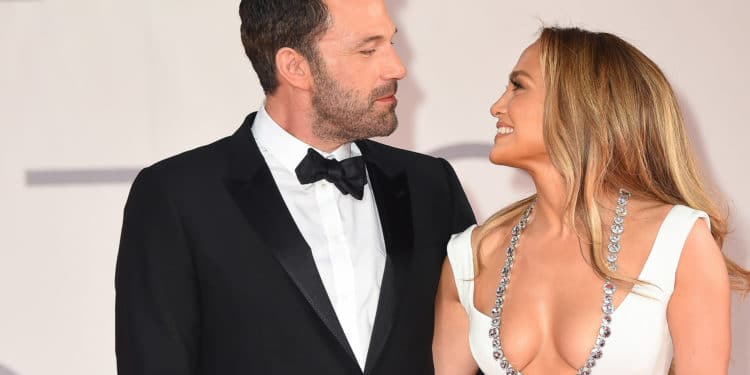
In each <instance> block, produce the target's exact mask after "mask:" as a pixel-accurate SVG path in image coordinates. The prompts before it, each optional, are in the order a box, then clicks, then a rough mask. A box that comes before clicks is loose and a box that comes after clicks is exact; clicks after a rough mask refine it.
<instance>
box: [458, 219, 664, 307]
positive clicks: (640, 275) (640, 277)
mask: <svg viewBox="0 0 750 375" xmlns="http://www.w3.org/2000/svg"><path fill="white" fill-rule="evenodd" d="M675 207H677V205H673V206H672V208H670V209H669V211H668V212H667V215H666V216H664V219H662V221H661V224H659V229H658V231H657V232H656V237H654V242H653V243H652V244H651V249H649V251H648V256H647V257H646V261H645V262H644V263H643V266H642V267H641V271H640V272H639V273H638V277H637V280H643V274H644V271H645V270H646V267H648V265H649V262H650V261H651V260H652V258H654V257H655V255H654V247H655V246H656V244H657V243H659V238H660V237H662V236H664V234H663V231H662V228H663V227H664V225H665V223H667V222H668V220H667V219H669V217H670V216H671V215H672V214H673V212H674V210H675ZM475 228H476V225H475V226H474V228H472V235H473V231H474V229H475ZM469 246H470V247H471V245H469ZM471 251H472V253H474V248H473V247H471ZM473 269H474V262H473V260H472V270H473ZM637 286H638V285H634V286H633V288H631V289H630V290H629V291H628V294H627V295H626V296H625V298H623V300H622V301H620V304H619V305H617V307H615V310H614V311H613V312H612V314H611V315H612V318H614V317H615V316H617V312H618V311H620V310H621V309H622V308H623V307H625V306H627V305H626V303H627V302H628V301H629V300H631V299H632V298H631V296H632V295H633V289H635V288H636V287H637ZM470 305H471V309H472V310H473V311H474V312H475V313H477V314H479V315H480V316H481V317H482V318H483V320H486V321H491V320H492V318H491V317H490V316H489V315H487V314H485V313H484V312H482V311H481V310H479V309H478V308H477V307H476V305H475V302H474V284H473V283H472V285H471V304H470Z"/></svg>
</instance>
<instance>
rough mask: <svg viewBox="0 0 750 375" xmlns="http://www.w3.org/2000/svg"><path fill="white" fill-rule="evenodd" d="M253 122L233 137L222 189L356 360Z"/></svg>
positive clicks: (249, 119)
mask: <svg viewBox="0 0 750 375" xmlns="http://www.w3.org/2000/svg"><path fill="white" fill-rule="evenodd" d="M254 119H255V116H254V114H251V115H250V116H248V117H247V119H246V120H245V123H244V124H243V125H242V127H241V128H240V129H239V130H238V131H237V132H236V133H235V134H234V135H233V136H232V139H231V141H232V142H233V144H232V153H233V155H232V156H231V163H232V165H231V167H230V168H231V170H230V177H229V178H228V179H227V182H226V184H227V188H228V190H229V192H230V193H231V195H232V197H233V198H234V200H235V201H236V203H237V205H238V206H239V207H240V209H241V210H242V213H243V214H244V215H245V218H246V219H247V221H248V222H249V223H250V226H251V227H252V228H253V229H254V231H255V233H257V234H258V235H259V236H260V237H261V239H262V240H263V242H264V243H265V244H266V245H267V246H268V247H269V248H270V249H271V251H272V252H273V254H274V256H275V257H276V258H277V259H278V261H279V263H281V265H282V266H283V268H284V269H285V270H286V272H287V273H288V274H289V277H290V278H291V279H292V280H293V281H294V283H295V285H296V286H297V288H299V290H300V292H302V294H303V295H304V297H305V298H306V299H307V301H308V302H309V303H310V305H311V306H312V308H313V309H314V310H315V312H316V313H317V314H318V316H319V317H320V319H321V320H322V321H323V323H325V325H326V327H328V329H329V330H330V331H331V333H332V334H333V335H334V336H335V337H336V339H337V340H338V341H339V343H340V344H341V346H343V348H344V349H345V350H346V352H347V353H348V354H349V356H350V357H351V358H352V360H355V361H356V359H355V357H354V353H353V351H352V349H351V347H350V346H349V343H348V341H347V340H346V336H345V335H344V331H343V329H342V328H341V325H340V324H339V321H338V318H337V317H336V313H335V311H334V310H333V306H332V305H331V302H330V299H329V298H328V294H327V293H326V291H325V287H324V286H323V282H322V280H321V279H320V275H319V274H318V271H317V267H316V265H315V261H314V259H313V257H312V253H311V251H310V247H309V245H308V244H307V242H306V241H305V239H304V237H303V236H302V234H301V233H300V231H299V229H298V228H297V225H296V224H295V223H294V219H293V218H292V216H291V214H290V213H289V210H288V209H287V208H286V205H285V203H284V200H283V199H282V197H281V193H280V192H279V189H278V187H277V186H276V183H275V181H274V180H273V176H272V175H271V171H270V169H268V166H267V165H266V163H265V160H264V159H263V156H262V155H261V153H260V150H259V149H258V146H257V144H256V143H255V139H254V138H253V136H252V133H251V131H250V128H251V127H252V123H253V120H254ZM261 323H262V322H261ZM290 345H293V343H290Z"/></svg>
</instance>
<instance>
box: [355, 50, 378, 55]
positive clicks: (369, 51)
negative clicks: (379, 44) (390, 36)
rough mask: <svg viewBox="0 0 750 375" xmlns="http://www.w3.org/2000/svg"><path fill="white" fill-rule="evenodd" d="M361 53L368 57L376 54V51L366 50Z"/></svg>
mask: <svg viewBox="0 0 750 375" xmlns="http://www.w3.org/2000/svg"><path fill="white" fill-rule="evenodd" d="M359 53H361V54H363V55H368V56H369V55H372V54H373V53H375V50H374V49H365V50H362V51H359Z"/></svg>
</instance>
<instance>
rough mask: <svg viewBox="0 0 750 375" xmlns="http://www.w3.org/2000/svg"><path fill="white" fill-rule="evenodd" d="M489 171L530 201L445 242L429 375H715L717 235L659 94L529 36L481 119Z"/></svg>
mask: <svg viewBox="0 0 750 375" xmlns="http://www.w3.org/2000/svg"><path fill="white" fill-rule="evenodd" d="M490 111H491V114H492V116H494V117H496V118H497V135H496V137H495V140H494V146H493V148H492V151H491V153H490V160H491V161H492V162H493V163H495V164H499V165H506V166H511V167H515V168H519V169H522V170H524V171H525V172H527V173H528V174H529V175H530V176H531V177H532V179H533V181H534V185H535V187H536V192H537V193H536V194H535V195H534V196H532V197H529V198H527V199H523V200H521V201H519V202H517V203H515V204H513V205H511V206H509V207H507V208H505V209H503V210H501V211H500V212H498V213H497V214H495V215H494V216H492V217H491V218H490V219H488V220H487V221H486V222H485V223H484V224H482V225H481V226H478V227H474V226H472V227H470V228H468V229H467V230H466V231H465V232H463V233H460V234H457V235H455V236H454V238H453V239H451V242H450V243H449V244H448V259H447V260H446V262H445V264H444V266H443V274H442V277H441V280H440V286H439V290H438V296H437V300H436V317H435V339H434V343H433V350H434V360H435V368H436V373H437V374H438V375H441V374H447V375H460V374H475V373H476V372H477V370H478V369H481V370H482V371H483V372H484V373H485V374H487V375H491V374H523V375H548V374H592V373H593V374H606V375H617V374H639V375H644V374H657V375H663V374H667V373H668V372H669V371H670V365H671V367H672V372H673V373H674V374H677V375H686V374H701V375H705V374H726V373H727V368H728V361H729V354H730V316H729V312H730V289H732V288H734V289H738V290H742V291H745V292H747V290H748V289H749V288H750V287H749V286H750V273H748V271H746V270H744V269H742V268H741V267H739V266H737V265H736V264H734V263H733V262H731V261H730V260H728V259H726V258H725V257H724V256H723V254H722V252H721V245H722V242H723V239H724V235H725V234H726V227H727V225H726V221H725V218H724V216H723V215H722V213H721V212H720V211H719V209H718V208H717V206H718V204H717V200H716V199H715V198H714V196H713V195H712V194H710V193H709V192H708V191H707V190H706V189H705V188H704V187H703V184H702V181H701V175H700V173H699V172H698V169H697V168H696V164H695V162H694V158H693V154H692V151H691V150H690V147H689V143H688V140H687V137H686V132H685V126H684V123H683V120H682V117H681V115H680V111H679V109H678V105H677V100H676V99H675V96H674V93H673V92H672V89H671V87H670V85H669V83H668V82H667V80H666V78H665V77H664V75H663V73H662V72H661V71H660V70H659V68H658V67H657V66H656V64H654V63H653V62H652V61H651V60H649V59H648V58H647V57H646V56H645V55H643V54H642V53H641V52H640V51H638V50H637V49H636V48H634V47H633V46H632V45H630V44H628V43H627V42H625V41H623V40H622V39H620V38H618V37H616V36H614V35H611V34H606V33H593V32H588V31H585V30H581V29H577V28H566V29H562V28H544V29H543V30H542V32H541V36H540V38H539V39H538V40H537V41H536V42H535V43H533V44H531V46H529V47H528V48H527V49H526V50H525V51H524V52H523V54H522V55H521V57H520V58H519V60H518V63H517V65H516V66H515V68H514V69H513V71H512V72H511V74H510V77H509V84H508V87H507V88H506V90H505V92H504V93H503V94H502V96H501V97H500V98H499V99H498V100H497V102H496V103H494V104H493V105H492V107H491V108H490Z"/></svg>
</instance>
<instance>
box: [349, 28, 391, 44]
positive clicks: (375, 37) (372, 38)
mask: <svg viewBox="0 0 750 375" xmlns="http://www.w3.org/2000/svg"><path fill="white" fill-rule="evenodd" d="M396 33H398V28H395V29H394V30H393V34H396ZM381 40H385V35H372V36H368V37H367V38H364V39H362V40H360V41H359V42H358V43H357V45H356V46H355V49H356V48H362V47H364V46H365V45H367V44H368V43H372V42H377V41H381Z"/></svg>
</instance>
